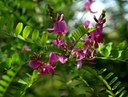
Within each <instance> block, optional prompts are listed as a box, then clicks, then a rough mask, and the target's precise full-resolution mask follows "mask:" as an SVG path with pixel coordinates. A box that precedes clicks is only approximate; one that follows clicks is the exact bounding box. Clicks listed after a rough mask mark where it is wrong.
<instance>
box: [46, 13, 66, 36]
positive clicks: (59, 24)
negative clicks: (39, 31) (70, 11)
mask: <svg viewBox="0 0 128 97" xmlns="http://www.w3.org/2000/svg"><path fill="white" fill-rule="evenodd" d="M48 31H49V32H54V33H55V34H58V35H60V36H61V35H63V34H66V33H67V32H68V27H67V24H66V22H65V20H64V15H63V14H58V16H57V19H56V20H55V21H54V27H53V28H49V29H48Z"/></svg>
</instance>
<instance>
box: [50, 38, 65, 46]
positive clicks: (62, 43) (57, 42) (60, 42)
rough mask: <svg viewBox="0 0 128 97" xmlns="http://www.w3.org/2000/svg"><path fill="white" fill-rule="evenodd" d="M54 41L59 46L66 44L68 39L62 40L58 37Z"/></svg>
mask: <svg viewBox="0 0 128 97" xmlns="http://www.w3.org/2000/svg"><path fill="white" fill-rule="evenodd" d="M52 43H53V44H54V45H57V46H58V47H60V46H62V45H64V44H65V43H66V40H62V39H56V40H53V41H52Z"/></svg>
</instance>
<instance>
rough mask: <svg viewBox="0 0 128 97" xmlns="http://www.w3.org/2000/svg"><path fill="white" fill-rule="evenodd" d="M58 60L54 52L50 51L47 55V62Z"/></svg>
mask: <svg viewBox="0 0 128 97" xmlns="http://www.w3.org/2000/svg"><path fill="white" fill-rule="evenodd" d="M57 61H58V57H57V55H56V53H55V52H51V53H50V55H49V62H50V63H54V62H57Z"/></svg>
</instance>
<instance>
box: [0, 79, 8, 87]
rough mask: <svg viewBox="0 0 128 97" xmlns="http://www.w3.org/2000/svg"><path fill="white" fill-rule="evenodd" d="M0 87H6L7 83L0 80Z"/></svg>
mask: <svg viewBox="0 0 128 97" xmlns="http://www.w3.org/2000/svg"><path fill="white" fill-rule="evenodd" d="M0 85H2V86H4V87H6V86H7V85H8V83H7V82H6V81H4V80H0Z"/></svg>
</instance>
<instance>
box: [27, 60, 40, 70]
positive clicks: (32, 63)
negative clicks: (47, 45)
mask: <svg viewBox="0 0 128 97" xmlns="http://www.w3.org/2000/svg"><path fill="white" fill-rule="evenodd" d="M40 65H41V62H39V61H37V60H30V61H29V66H30V67H31V68H33V69H36V68H39V67H40Z"/></svg>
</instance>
